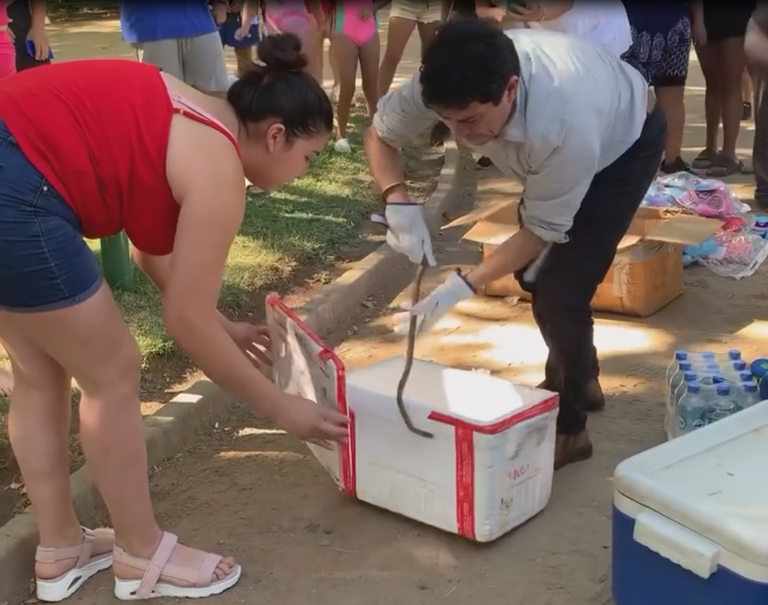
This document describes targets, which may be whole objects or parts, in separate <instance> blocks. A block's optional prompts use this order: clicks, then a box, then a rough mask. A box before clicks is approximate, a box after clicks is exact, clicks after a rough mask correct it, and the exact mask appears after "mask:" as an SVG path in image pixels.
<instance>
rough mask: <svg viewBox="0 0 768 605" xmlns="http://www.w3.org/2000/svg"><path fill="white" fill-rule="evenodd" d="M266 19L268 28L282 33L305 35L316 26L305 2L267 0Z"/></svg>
mask: <svg viewBox="0 0 768 605" xmlns="http://www.w3.org/2000/svg"><path fill="white" fill-rule="evenodd" d="M264 17H265V20H266V23H267V26H268V27H269V28H270V29H271V30H273V31H276V32H280V33H292V34H303V33H306V32H307V31H309V30H310V29H311V28H312V27H313V26H314V25H315V23H314V22H315V19H314V17H313V16H312V13H310V12H309V9H308V8H307V5H306V3H305V2H304V0H266V1H265V3H264Z"/></svg>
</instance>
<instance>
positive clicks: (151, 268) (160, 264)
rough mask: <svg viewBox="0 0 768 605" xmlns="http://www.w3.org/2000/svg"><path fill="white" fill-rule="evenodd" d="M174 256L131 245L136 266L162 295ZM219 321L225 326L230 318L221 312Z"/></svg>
mask: <svg viewBox="0 0 768 605" xmlns="http://www.w3.org/2000/svg"><path fill="white" fill-rule="evenodd" d="M172 256H173V254H167V255H165V256H154V255H152V254H147V253H146V252H142V251H141V250H139V249H138V248H136V247H135V246H133V245H131V258H133V262H134V263H136V266H137V267H138V268H139V269H141V272H142V273H144V275H146V276H147V277H148V278H149V279H150V281H151V282H152V283H153V284H154V285H155V288H157V290H158V292H160V296H163V295H164V292H165V284H166V283H168V277H169V275H170V273H171V258H172ZM219 321H220V322H221V324H222V326H224V327H225V328H226V326H227V325H228V324H229V320H228V319H227V318H226V317H224V315H222V314H221V313H219Z"/></svg>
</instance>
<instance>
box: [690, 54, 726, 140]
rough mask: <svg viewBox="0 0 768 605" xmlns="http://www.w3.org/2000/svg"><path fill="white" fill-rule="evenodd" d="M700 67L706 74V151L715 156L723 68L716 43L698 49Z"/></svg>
mask: <svg viewBox="0 0 768 605" xmlns="http://www.w3.org/2000/svg"><path fill="white" fill-rule="evenodd" d="M696 54H697V55H698V57H699V65H700V66H701V71H702V73H703V74H704V81H705V86H706V92H705V95H704V113H705V116H706V127H707V131H706V136H707V138H706V146H705V151H706V152H708V153H710V154H715V153H717V151H718V145H717V140H718V134H719V130H720V116H721V104H720V98H721V94H720V87H721V84H720V73H721V71H722V66H721V65H720V61H719V53H718V52H717V48H716V43H714V44H712V43H710V44H705V45H703V46H697V47H696Z"/></svg>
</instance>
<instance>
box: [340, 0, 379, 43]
mask: <svg viewBox="0 0 768 605" xmlns="http://www.w3.org/2000/svg"><path fill="white" fill-rule="evenodd" d="M363 8H366V9H369V10H370V11H371V15H370V16H369V17H368V18H367V19H363V18H362V17H360V10H361V9H363ZM334 24H335V26H334V31H336V33H339V34H344V35H345V36H346V37H347V38H349V39H350V40H352V42H354V43H355V46H357V47H358V48H362V47H363V46H364V45H365V44H366V42H368V41H369V40H370V39H371V38H373V36H375V35H376V33H377V32H378V22H377V19H376V14H375V13H374V12H373V0H345V1H344V2H342V1H341V0H339V1H338V2H337V3H336V8H335V11H334Z"/></svg>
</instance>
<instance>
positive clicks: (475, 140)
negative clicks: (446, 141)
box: [437, 76, 519, 145]
mask: <svg viewBox="0 0 768 605" xmlns="http://www.w3.org/2000/svg"><path fill="white" fill-rule="evenodd" d="M518 82H519V78H518V77H517V76H513V77H512V78H511V79H510V81H509V83H508V84H507V88H506V89H505V91H504V95H503V96H502V98H501V102H500V103H499V104H498V105H494V104H493V103H477V102H475V103H472V104H471V105H470V106H469V107H467V108H465V109H437V112H438V113H439V114H440V116H441V117H442V119H443V120H444V121H445V123H446V124H448V126H450V127H451V130H453V132H454V133H455V134H456V137H457V138H458V139H460V140H463V141H466V142H467V143H469V144H470V145H484V144H486V143H488V142H490V141H491V140H493V139H495V138H496V137H497V136H499V134H500V133H501V131H502V130H503V129H504V127H505V126H506V125H507V122H509V118H510V115H511V113H512V107H513V105H514V103H515V97H516V96H517V86H518Z"/></svg>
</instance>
